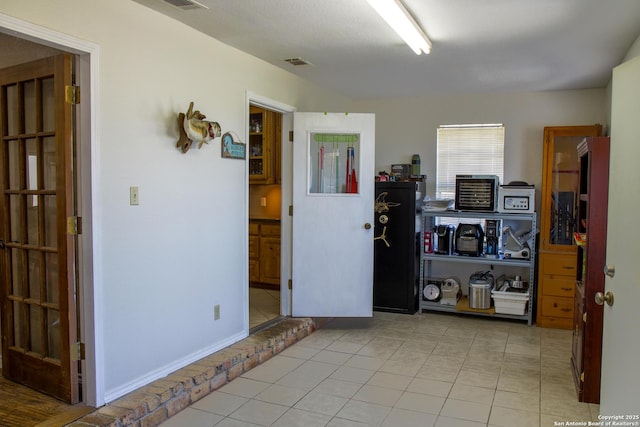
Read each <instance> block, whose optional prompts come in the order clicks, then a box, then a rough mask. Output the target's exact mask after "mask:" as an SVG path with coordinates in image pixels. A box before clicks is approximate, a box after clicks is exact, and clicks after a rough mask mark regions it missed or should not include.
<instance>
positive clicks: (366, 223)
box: [364, 222, 371, 230]
mask: <svg viewBox="0 0 640 427" xmlns="http://www.w3.org/2000/svg"><path fill="white" fill-rule="evenodd" d="M370 228H371V224H369V223H368V222H365V223H364V229H365V230H369V229H370Z"/></svg>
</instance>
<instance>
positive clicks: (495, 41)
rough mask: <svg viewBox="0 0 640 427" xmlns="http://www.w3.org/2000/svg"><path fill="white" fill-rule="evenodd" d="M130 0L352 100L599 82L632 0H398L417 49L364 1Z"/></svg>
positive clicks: (627, 28) (628, 24)
mask: <svg viewBox="0 0 640 427" xmlns="http://www.w3.org/2000/svg"><path fill="white" fill-rule="evenodd" d="M134 1H136V2H138V3H141V4H143V5H146V6H149V7H150V8H152V9H155V10H157V11H159V12H161V13H163V14H165V15H168V16H171V17H173V18H175V19H177V20H179V21H181V22H184V23H185V24H187V25H190V26H191V27H193V28H196V29H198V30H199V31H202V32H204V33H206V34H209V35H211V36H212V37H214V38H216V39H218V40H220V41H222V42H224V43H226V44H228V45H231V46H234V47H236V48H237V49H240V50H242V51H245V52H247V53H250V54H252V55H254V56H256V57H258V58H261V59H263V60H265V61H267V62H269V63H271V64H274V65H276V66H278V67H281V68H283V69H285V70H288V71H290V72H292V73H294V74H297V75H299V76H301V77H303V78H305V79H307V80H310V81H313V82H315V83H317V84H319V85H321V86H323V87H326V88H328V89H332V90H334V91H337V92H340V93H343V94H345V95H347V96H349V97H352V98H377V97H385V98H386V97H406V96H422V95H429V94H450V93H454V92H464V93H469V92H487V91H492V92H495V91H541V90H562V89H584V88H596V87H604V86H606V85H607V83H608V82H609V79H610V77H611V69H612V68H613V67H614V66H616V65H618V64H619V63H620V62H621V61H622V59H623V57H624V55H625V53H626V52H627V51H628V49H629V48H630V47H631V45H632V43H633V42H634V41H635V40H636V38H637V37H638V35H640V1H639V0H404V4H405V5H406V6H407V8H408V9H409V10H410V11H411V13H412V14H413V16H414V18H415V19H416V21H417V22H419V23H420V24H421V26H422V27H423V28H424V30H425V32H426V33H427V34H428V36H429V38H430V39H431V41H432V42H433V49H432V52H431V54H429V55H420V56H417V55H415V54H414V53H413V51H411V50H410V49H409V47H408V46H406V45H405V44H404V43H403V42H402V40H401V39H400V38H399V37H398V36H397V35H396V33H395V32H393V30H391V29H390V28H389V27H388V26H387V24H386V23H385V22H384V21H383V19H382V18H381V17H380V16H378V14H377V13H376V12H375V11H374V10H373V9H372V8H371V7H370V6H369V4H368V3H367V1H366V0H198V2H199V3H201V4H204V5H206V6H208V7H209V9H208V10H207V9H195V10H182V9H178V8H176V7H174V6H171V5H169V4H167V3H166V2H165V1H164V0H134ZM292 57H301V58H304V59H305V60H307V61H309V62H310V63H311V64H312V65H304V66H298V67H295V66H292V65H290V64H289V63H286V62H284V59H287V58H292ZM221 66H224V64H221Z"/></svg>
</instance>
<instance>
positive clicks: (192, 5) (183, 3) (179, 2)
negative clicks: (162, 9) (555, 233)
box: [164, 0, 209, 10]
mask: <svg viewBox="0 0 640 427" xmlns="http://www.w3.org/2000/svg"><path fill="white" fill-rule="evenodd" d="M164 1H165V2H166V3H169V4H170V5H171V6H174V7H177V8H178V9H182V10H191V9H203V8H204V9H209V8H208V7H207V6H205V5H203V4H202V3H198V2H197V1H194V0H164Z"/></svg>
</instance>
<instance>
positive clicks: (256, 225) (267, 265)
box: [249, 220, 280, 289]
mask: <svg viewBox="0 0 640 427" xmlns="http://www.w3.org/2000/svg"><path fill="white" fill-rule="evenodd" d="M249 282H250V283H252V284H258V285H260V286H263V287H269V288H273V289H279V287H280V223H278V222H275V221H257V220H256V221H250V222H249ZM265 285H267V286H265Z"/></svg>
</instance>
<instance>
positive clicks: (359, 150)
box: [291, 113, 375, 317]
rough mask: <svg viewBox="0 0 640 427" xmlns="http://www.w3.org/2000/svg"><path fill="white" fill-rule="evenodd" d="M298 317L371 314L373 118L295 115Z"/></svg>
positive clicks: (294, 251)
mask: <svg viewBox="0 0 640 427" xmlns="http://www.w3.org/2000/svg"><path fill="white" fill-rule="evenodd" d="M293 127H294V142H293V233H292V234H293V243H292V276H291V277H292V283H293V285H292V292H291V295H292V315H293V316H314V317H370V316H372V314H373V226H372V225H371V224H373V219H374V217H373V216H374V213H373V203H374V179H373V178H374V154H375V153H374V150H375V135H374V134H375V116H374V115H373V114H344V113H340V114H339V113H294V116H293Z"/></svg>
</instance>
